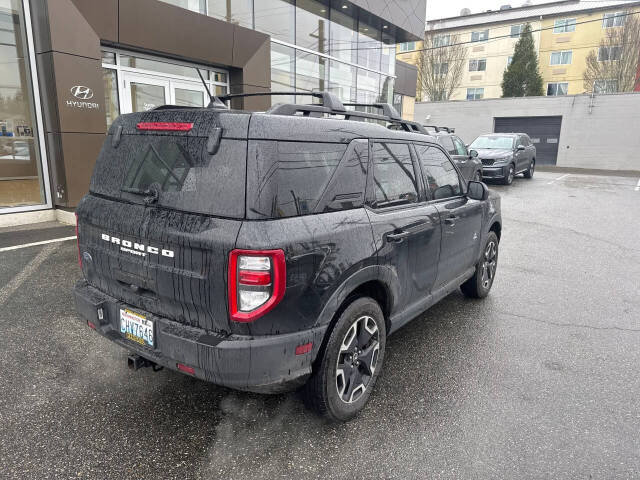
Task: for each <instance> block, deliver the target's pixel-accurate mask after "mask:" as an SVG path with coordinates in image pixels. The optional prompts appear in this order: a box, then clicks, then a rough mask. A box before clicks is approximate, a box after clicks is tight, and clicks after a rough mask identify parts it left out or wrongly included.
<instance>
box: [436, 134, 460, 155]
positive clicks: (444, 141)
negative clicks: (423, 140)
mask: <svg viewBox="0 0 640 480" xmlns="http://www.w3.org/2000/svg"><path fill="white" fill-rule="evenodd" d="M440 145H442V146H443V147H444V149H445V150H446V151H447V152H449V155H457V153H456V147H454V146H453V140H451V137H449V136H442V137H440Z"/></svg>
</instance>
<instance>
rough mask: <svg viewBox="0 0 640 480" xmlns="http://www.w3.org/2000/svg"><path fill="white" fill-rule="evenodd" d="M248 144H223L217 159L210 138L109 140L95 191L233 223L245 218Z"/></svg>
mask: <svg viewBox="0 0 640 480" xmlns="http://www.w3.org/2000/svg"><path fill="white" fill-rule="evenodd" d="M245 172H246V141H242V140H232V139H222V140H221V142H220V147H219V149H218V151H217V152H216V154H215V155H210V154H209V153H208V152H207V138H206V137H196V136H177V135H123V136H122V139H121V141H120V144H119V145H118V146H117V148H114V147H113V145H112V136H111V135H109V136H108V137H107V140H106V142H105V144H104V147H103V149H102V151H101V152H100V156H99V157H98V160H97V162H96V168H95V170H94V175H93V177H92V179H91V187H90V189H91V191H92V192H93V193H97V194H101V195H105V196H108V197H112V198H116V199H121V200H126V201H128V202H133V203H141V204H144V203H145V198H147V199H148V198H149V197H150V196H156V197H157V199H156V201H155V202H154V205H159V206H162V207H166V208H171V209H175V210H182V211H187V212H193V213H202V214H207V215H217V216H223V217H229V218H242V217H243V216H244V200H245V199H244V188H245Z"/></svg>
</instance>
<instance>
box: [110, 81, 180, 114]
mask: <svg viewBox="0 0 640 480" xmlns="http://www.w3.org/2000/svg"><path fill="white" fill-rule="evenodd" d="M132 83H141V84H143V85H152V86H156V87H162V88H163V89H164V103H163V105H166V104H168V103H170V102H171V94H170V90H171V85H170V82H169V80H168V79H163V78H159V77H156V76H153V75H144V74H141V73H131V72H122V95H121V96H120V99H121V101H120V103H121V105H120V112H121V113H132V112H133V98H132V97H131V84H132ZM159 106H160V105H155V107H159ZM155 107H154V108H155Z"/></svg>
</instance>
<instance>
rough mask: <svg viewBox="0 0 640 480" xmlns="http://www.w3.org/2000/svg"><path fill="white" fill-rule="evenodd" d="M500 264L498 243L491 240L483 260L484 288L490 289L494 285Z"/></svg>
mask: <svg viewBox="0 0 640 480" xmlns="http://www.w3.org/2000/svg"><path fill="white" fill-rule="evenodd" d="M497 264H498V247H497V245H496V242H494V241H493V240H491V241H490V242H489V243H487V246H486V248H485V249H484V258H483V259H482V287H483V288H485V289H486V288H489V287H490V286H491V284H492V283H493V278H494V277H495V274H496V266H497Z"/></svg>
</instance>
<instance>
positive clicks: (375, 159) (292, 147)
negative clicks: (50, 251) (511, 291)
mask: <svg viewBox="0 0 640 480" xmlns="http://www.w3.org/2000/svg"><path fill="white" fill-rule="evenodd" d="M310 95H311V96H314V97H317V98H320V99H321V101H322V104H319V105H291V104H277V105H276V106H274V107H272V108H271V109H270V110H268V111H267V112H262V113H252V112H244V111H238V110H227V109H226V108H220V107H216V108H190V107H161V108H158V109H155V110H152V111H148V112H140V113H133V114H127V115H121V116H120V117H118V119H116V120H115V121H114V123H113V125H112V126H111V128H110V129H109V134H108V136H107V138H106V140H105V143H104V146H103V148H102V151H101V152H100V155H99V157H98V159H97V162H96V165H95V169H94V173H93V176H92V179H91V184H90V189H89V193H88V194H87V195H86V196H85V197H84V198H83V199H82V201H81V202H80V204H79V206H78V208H77V211H76V215H77V220H78V223H77V229H78V255H79V263H80V267H81V269H82V274H83V279H82V280H80V281H79V282H78V283H77V285H76V286H75V298H76V306H77V310H78V312H79V314H80V316H81V317H82V318H83V320H84V322H86V324H87V325H88V326H89V327H90V328H92V329H94V330H95V331H96V332H97V333H99V334H100V335H103V336H105V337H106V338H107V339H109V340H111V341H112V342H115V343H117V344H118V345H121V346H122V347H124V348H126V349H127V350H129V351H130V352H131V355H130V356H129V366H130V367H132V368H134V369H137V368H140V367H143V366H153V368H154V370H155V369H159V368H162V367H167V368H170V369H173V370H177V371H180V372H182V373H185V374H188V375H191V376H194V377H197V378H200V379H202V380H206V381H210V382H213V383H216V384H218V385H224V386H227V387H231V388H235V389H239V390H249V391H254V392H264V393H270V392H279V391H285V390H289V389H294V388H297V387H299V386H301V385H304V389H303V392H304V399H305V402H306V403H307V405H309V406H310V407H312V408H314V409H315V410H317V411H318V412H320V413H321V414H324V415H326V416H328V417H329V418H331V419H334V420H342V421H344V420H348V419H350V418H352V417H353V416H354V415H356V414H357V413H358V412H359V411H360V410H361V409H362V408H363V406H364V405H365V403H366V402H367V400H368V398H369V395H370V394H371V390H372V389H373V387H374V384H375V382H376V378H377V377H378V375H379V374H380V371H381V369H382V366H383V361H384V356H385V348H386V341H387V337H388V335H389V334H391V333H393V332H395V331H396V330H398V329H399V328H400V327H402V326H403V325H405V324H407V322H409V321H410V320H411V319H413V318H415V317H416V315H418V314H419V313H420V312H422V311H424V310H425V309H427V308H429V307H430V306H431V305H433V304H435V303H436V302H437V301H439V300H440V299H442V298H444V297H445V296H446V295H448V294H449V293H451V292H453V291H454V290H455V289H457V288H461V289H462V292H463V293H464V294H465V295H467V296H469V297H476V298H482V297H485V296H486V295H487V294H488V293H489V290H490V289H491V286H492V284H493V280H494V278H495V274H496V267H497V261H498V243H499V241H500V233H501V214H500V198H499V196H497V194H495V193H489V190H488V189H487V187H486V185H485V184H484V183H479V182H473V181H471V182H466V181H465V180H463V178H462V176H461V175H460V173H459V171H458V170H457V169H456V167H455V166H454V165H453V163H452V162H451V160H450V158H449V157H448V155H447V153H446V152H445V150H444V149H442V147H441V146H440V145H439V144H437V143H436V141H435V138H433V137H431V136H428V135H425V134H424V133H415V132H416V131H420V129H419V128H418V127H420V126H419V125H417V124H414V123H412V122H406V121H403V120H402V119H401V118H400V117H399V116H398V115H397V113H395V111H394V110H392V109H390V108H389V106H386V107H385V109H384V110H383V111H386V112H388V113H389V115H378V114H373V113H364V112H347V111H346V110H345V109H344V107H343V106H342V104H341V103H340V101H339V100H338V99H337V98H336V97H334V96H333V95H331V94H329V93H313V94H310ZM230 98H231V96H227V97H223V98H222V100H225V101H226V100H229V99H230ZM216 105H219V104H216ZM222 107H224V104H222ZM323 117H326V118H323ZM356 119H357V120H363V119H364V120H367V119H370V120H374V121H383V122H387V123H390V124H397V125H400V126H401V127H402V128H403V129H404V130H405V131H397V130H392V129H388V128H385V127H384V126H382V125H379V124H376V123H370V122H364V121H351V120H356ZM412 132H413V133H412ZM391 373H392V374H394V372H391ZM96 378H97V377H96Z"/></svg>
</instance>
